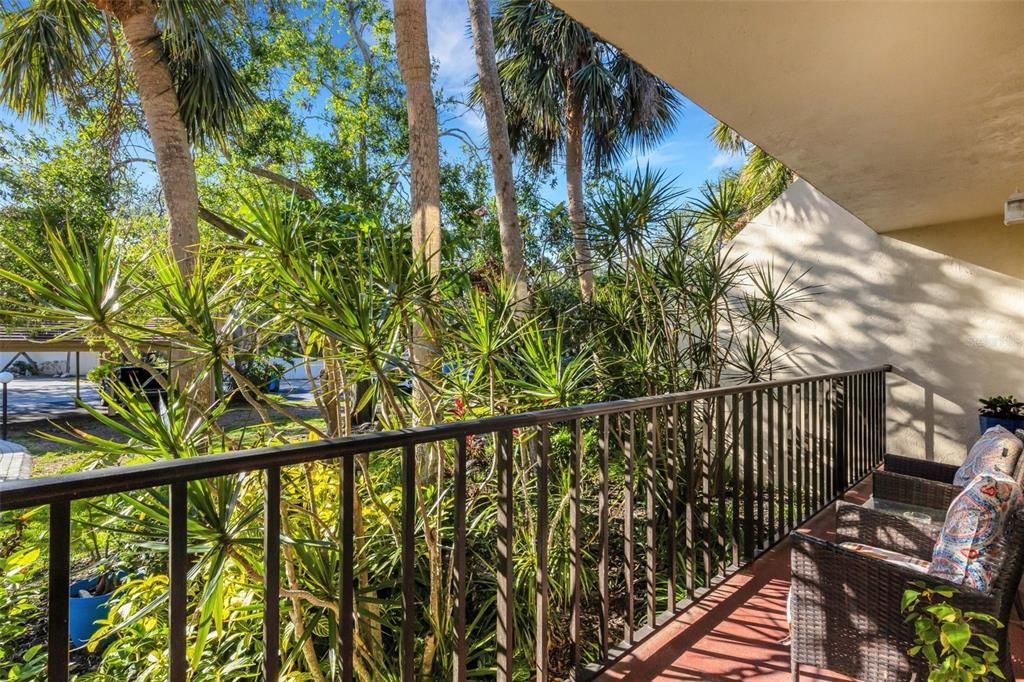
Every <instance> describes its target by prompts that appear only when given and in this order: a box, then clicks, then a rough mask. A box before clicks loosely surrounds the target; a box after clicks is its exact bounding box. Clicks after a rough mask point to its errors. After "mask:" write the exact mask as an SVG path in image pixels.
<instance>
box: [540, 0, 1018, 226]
mask: <svg viewBox="0 0 1024 682" xmlns="http://www.w3.org/2000/svg"><path fill="white" fill-rule="evenodd" d="M554 2H555V4H556V5H557V6H559V7H561V8H562V9H564V10H565V11H567V12H569V13H570V14H571V15H572V16H574V17H575V18H576V19H578V20H579V21H581V22H582V23H584V24H585V25H587V26H588V27H590V28H591V29H592V30H594V31H595V32H597V33H598V34H600V35H601V36H602V37H604V38H605V39H606V40H608V41H610V42H612V43H614V44H615V45H617V46H618V47H620V48H622V49H623V50H625V51H626V52H627V53H629V54H630V55H631V56H632V57H633V58H634V59H636V60H637V61H639V62H640V63H642V64H643V65H644V66H646V67H647V68H648V69H649V70H650V71H652V72H654V73H656V74H657V75H659V76H660V77H662V78H663V79H665V80H666V81H668V82H669V83H671V84H672V85H673V86H675V87H676V88H677V89H679V90H680V91H681V92H683V93H684V94H685V95H686V96H687V97H688V98H690V99H691V100H693V101H694V102H696V103H697V104H698V105H700V106H701V107H703V108H704V109H706V110H707V111H708V112H709V113H710V114H711V115H713V116H715V117H717V118H719V119H720V120H722V121H725V122H726V123H728V124H729V125H731V126H732V127H733V128H735V129H736V130H738V131H739V132H740V133H741V134H742V135H744V136H745V137H746V138H747V139H749V140H751V141H752V142H754V143H755V144H758V145H760V146H761V147H762V148H764V149H765V150H766V151H768V152H769V153H771V154H773V155H775V156H776V157H778V158H779V159H781V160H782V161H783V162H785V163H786V164H787V165H789V166H790V167H791V168H793V169H794V170H795V171H796V172H797V173H798V174H800V175H801V176H802V177H804V178H805V179H806V180H808V181H809V182H810V183H811V184H813V185H814V186H815V187H817V188H818V189H819V190H821V191H822V192H823V193H825V194H826V195H827V196H829V197H830V198H831V199H832V200H834V201H836V202H837V203H839V204H840V205H842V206H843V207H845V208H846V209H847V210H849V211H850V212H851V213H853V214H854V215H856V216H857V217H858V218H860V219H861V220H862V221H864V222H865V223H867V224H868V225H870V226H871V227H872V228H873V229H875V230H876V231H878V232H888V231H892V230H898V229H904V228H909V227H920V226H927V225H933V224H943V223H949V222H953V221H960V220H967V219H970V218H977V217H980V216H992V215H994V214H997V213H1001V212H1002V203H1003V201H1005V200H1006V198H1007V196H1008V195H1009V194H1010V193H1011V192H1013V191H1014V189H1015V188H1016V187H1021V188H1022V189H1024V32H1022V31H1024V0H1000V1H997V2H985V1H972V0H961V1H959V2H933V1H919V2H912V1H910V0H899V1H894V2H869V1H862V0H856V1H854V0H847V1H844V2H824V1H812V0H803V1H800V0H785V1H782V2H775V1H772V0H733V1H731V2H709V1H706V0H702V1H695V0H554ZM684 115H685V114H684Z"/></svg>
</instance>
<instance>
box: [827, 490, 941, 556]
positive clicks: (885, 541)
mask: <svg viewBox="0 0 1024 682" xmlns="http://www.w3.org/2000/svg"><path fill="white" fill-rule="evenodd" d="M941 531H942V528H941V527H940V526H936V525H932V524H929V523H923V522H918V521H913V520H911V519H908V518H906V517H903V516H898V515H896V514H888V513H886V512H883V511H878V510H876V509H868V508H866V507H861V506H860V505H856V504H850V503H849V502H837V503H836V543H837V544H838V543H840V542H860V543H863V544H865V545H871V546H873V547H879V548H881V549H887V550H890V551H893V552H900V553H902V554H906V555H908V556H912V557H914V558H916V559H924V560H925V561H931V558H932V551H933V550H934V549H935V543H936V542H937V541H938V539H939V533H940V532H941Z"/></svg>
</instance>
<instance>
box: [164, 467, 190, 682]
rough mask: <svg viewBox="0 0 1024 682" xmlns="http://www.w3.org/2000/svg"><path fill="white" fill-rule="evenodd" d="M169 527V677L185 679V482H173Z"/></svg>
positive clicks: (178, 681) (178, 680)
mask: <svg viewBox="0 0 1024 682" xmlns="http://www.w3.org/2000/svg"><path fill="white" fill-rule="evenodd" d="M170 515H171V527H170V538H169V543H168V555H169V556H168V564H169V566H168V579H169V581H170V598H169V600H170V607H169V608H170V622H169V626H168V638H169V640H170V649H171V651H170V661H169V664H170V679H171V682H185V679H186V677H187V676H188V661H187V660H186V658H185V647H186V644H187V642H186V640H185V620H186V602H187V599H188V484H187V483H172V484H171V499H170Z"/></svg>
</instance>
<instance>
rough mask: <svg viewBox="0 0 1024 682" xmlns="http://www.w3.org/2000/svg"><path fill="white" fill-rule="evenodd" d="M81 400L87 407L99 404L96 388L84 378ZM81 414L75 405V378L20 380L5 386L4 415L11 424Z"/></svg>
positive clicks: (32, 378) (30, 378)
mask: <svg viewBox="0 0 1024 682" xmlns="http://www.w3.org/2000/svg"><path fill="white" fill-rule="evenodd" d="M82 400H83V401H84V402H86V403H88V404H90V405H100V404H101V401H100V395H99V393H97V392H96V386H95V385H94V384H93V383H92V382H89V381H86V380H85V379H84V378H83V379H82ZM80 412H82V410H80V409H79V408H77V407H76V406H75V379H74V377H71V378H70V379H53V378H50V377H29V378H21V377H19V378H17V379H15V380H14V381H12V382H11V383H9V384H8V385H7V413H8V415H9V418H10V420H11V421H12V422H25V421H35V420H39V419H53V418H54V417H57V416H60V415H64V414H68V413H72V414H74V413H80Z"/></svg>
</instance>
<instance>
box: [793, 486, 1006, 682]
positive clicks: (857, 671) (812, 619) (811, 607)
mask: <svg viewBox="0 0 1024 682" xmlns="http://www.w3.org/2000/svg"><path fill="white" fill-rule="evenodd" d="M939 531H940V529H939V528H938V527H936V526H934V525H930V524H920V525H919V524H917V523H915V522H913V521H911V520H909V519H906V518H903V517H900V516H894V515H891V514H886V513H883V512H879V511H876V510H873V509H866V508H864V507H860V506H857V505H853V504H847V503H843V502H839V503H837V508H836V540H835V541H834V542H829V541H825V540H821V539H819V538H814V537H811V536H808V535H805V534H803V533H798V532H797V533H793V534H792V536H791V537H792V543H793V544H792V560H791V561H792V587H791V593H790V598H791V600H792V601H791V632H792V644H791V650H790V656H791V665H792V673H793V679H794V680H799V679H800V676H799V666H800V665H801V664H806V665H812V666H816V667H818V668H823V669H827V670H833V671H836V672H840V673H843V674H846V675H849V676H851V677H856V678H859V679H864V680H872V681H874V680H887V681H893V680H909V679H911V677H912V676H913V675H914V674H915V673H918V674H919V677H920V678H921V679H924V678H926V676H927V666H926V664H924V663H923V662H922V661H920V660H918V659H916V658H911V657H910V656H908V655H907V650H908V649H909V648H910V647H911V646H913V640H914V633H913V628H912V627H911V626H909V625H907V623H905V622H904V616H903V614H902V613H901V612H900V600H901V598H902V596H903V592H904V590H905V589H906V588H907V584H908V583H909V582H910V581H912V580H918V581H922V582H925V583H930V584H934V585H949V584H950V583H948V582H947V581H944V580H942V579H939V578H935V577H932V576H928V575H924V574H922V573H920V572H917V571H914V570H912V569H910V568H904V567H902V566H898V565H895V564H892V563H887V562H885V561H881V560H878V559H874V558H871V557H868V556H866V555H863V554H859V553H856V552H853V551H850V550H847V549H844V548H842V547H840V546H839V543H841V542H861V543H865V544H870V545H873V546H876V547H881V548H883V549H889V550H893V551H897V552H901V553H903V554H907V555H909V556H913V557H916V558H919V559H925V560H930V559H931V553H932V548H933V547H934V544H935V542H936V540H937V539H938V534H939ZM1006 532H1007V545H1006V546H1007V554H1006V556H1005V558H1004V559H1003V565H1002V567H1001V568H1000V570H999V573H998V576H997V577H996V579H995V581H994V582H993V584H992V586H991V589H990V591H989V592H988V593H981V592H976V591H974V590H971V589H969V588H964V587H959V586H955V587H957V589H958V590H959V593H958V594H957V595H956V596H955V597H954V598H953V601H954V602H955V603H956V605H957V606H959V607H961V608H963V609H965V610H969V611H979V612H984V613H989V614H991V615H993V616H995V617H996V618H998V619H999V620H1000V621H1001V622H1003V623H1007V622H1008V620H1009V615H1010V608H1011V604H1012V602H1013V598H1014V594H1015V588H1016V586H1017V584H1018V583H1019V582H1020V579H1021V572H1022V570H1024V510H1022V511H1021V512H1018V513H1017V514H1016V515H1015V516H1014V517H1013V518H1011V519H1010V522H1009V524H1008V525H1007V529H1006ZM978 630H979V631H982V632H984V633H985V634H988V635H990V636H992V637H995V638H996V640H997V641H998V642H999V644H1000V652H1001V654H1002V657H1003V662H1002V667H1003V670H1004V671H1005V673H1006V674H1007V679H1013V678H1012V676H1011V675H1012V670H1011V668H1010V656H1009V647H1008V643H1007V634H1006V633H1007V630H1006V628H1002V629H998V630H996V629H994V628H989V627H987V626H981V625H979V626H978Z"/></svg>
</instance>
